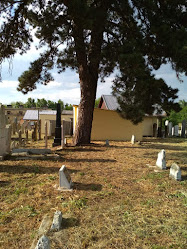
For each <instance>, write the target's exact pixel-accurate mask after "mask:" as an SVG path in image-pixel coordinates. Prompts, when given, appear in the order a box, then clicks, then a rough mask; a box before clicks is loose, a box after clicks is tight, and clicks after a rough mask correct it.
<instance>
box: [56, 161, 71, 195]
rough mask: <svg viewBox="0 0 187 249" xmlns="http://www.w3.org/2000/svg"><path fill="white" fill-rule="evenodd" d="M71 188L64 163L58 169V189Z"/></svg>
mask: <svg viewBox="0 0 187 249" xmlns="http://www.w3.org/2000/svg"><path fill="white" fill-rule="evenodd" d="M71 188H72V181H71V177H70V174H69V172H68V170H67V168H66V166H65V165H62V167H61V168H60V170H59V190H61V189H62V190H63V189H71Z"/></svg>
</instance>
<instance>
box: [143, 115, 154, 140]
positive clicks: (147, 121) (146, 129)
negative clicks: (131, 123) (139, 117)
mask: <svg viewBox="0 0 187 249" xmlns="http://www.w3.org/2000/svg"><path fill="white" fill-rule="evenodd" d="M142 123H143V136H153V124H154V123H156V124H157V117H144V120H143V122H142Z"/></svg>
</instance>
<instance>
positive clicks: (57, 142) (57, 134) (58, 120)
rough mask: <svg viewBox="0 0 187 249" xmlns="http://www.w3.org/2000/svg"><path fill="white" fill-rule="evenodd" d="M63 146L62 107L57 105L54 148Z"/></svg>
mask: <svg viewBox="0 0 187 249" xmlns="http://www.w3.org/2000/svg"><path fill="white" fill-rule="evenodd" d="M59 145H61V106H60V104H59V103H58V104H57V112H56V127H55V138H54V143H53V147H55V146H59Z"/></svg>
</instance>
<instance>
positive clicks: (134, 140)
mask: <svg viewBox="0 0 187 249" xmlns="http://www.w3.org/2000/svg"><path fill="white" fill-rule="evenodd" d="M135 143H136V137H135V135H132V138H131V144H135Z"/></svg>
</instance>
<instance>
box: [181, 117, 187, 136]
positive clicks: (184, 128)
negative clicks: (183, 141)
mask: <svg viewBox="0 0 187 249" xmlns="http://www.w3.org/2000/svg"><path fill="white" fill-rule="evenodd" d="M181 137H186V120H183V121H182V128H181Z"/></svg>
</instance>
